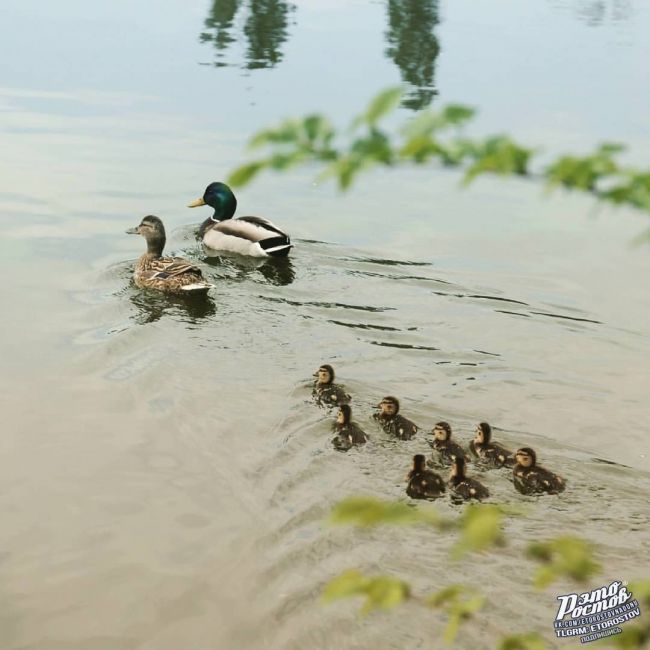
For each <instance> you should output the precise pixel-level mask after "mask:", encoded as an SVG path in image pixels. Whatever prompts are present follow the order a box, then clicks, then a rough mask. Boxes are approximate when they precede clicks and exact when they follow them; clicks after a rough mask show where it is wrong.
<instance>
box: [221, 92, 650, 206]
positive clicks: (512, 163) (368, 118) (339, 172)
mask: <svg viewBox="0 0 650 650" xmlns="http://www.w3.org/2000/svg"><path fill="white" fill-rule="evenodd" d="M401 97H402V89H401V88H388V89H387V90H384V91H382V92H381V93H379V95H377V96H376V97H375V98H374V99H373V100H372V101H371V102H370V104H369V105H368V107H367V108H366V109H365V111H363V112H362V113H361V114H360V115H359V116H357V117H356V118H355V119H354V120H353V121H352V123H351V125H350V127H349V129H347V130H343V131H341V132H338V131H337V129H336V128H335V127H334V126H333V125H332V124H331V123H330V122H329V120H328V119H327V118H326V117H324V116H322V115H318V114H314V115H308V116H306V117H303V118H296V119H290V120H287V121H285V122H282V123H281V124H280V125H278V126H276V127H273V128H270V129H265V130H263V131H260V132H258V133H257V134H256V135H255V136H254V137H253V138H252V139H251V141H250V147H251V149H254V150H259V149H262V148H266V150H267V153H266V155H264V156H262V157H261V158H258V159H257V160H253V161H251V162H248V163H246V164H244V165H242V166H241V167H239V168H237V169H235V170H234V171H233V172H232V173H231V174H230V177H229V179H228V182H229V183H230V184H231V185H233V186H243V185H246V184H247V183H249V182H251V181H252V180H253V179H254V178H255V177H256V176H257V175H258V174H259V173H260V172H262V171H264V170H268V169H273V170H278V171H282V170H286V169H289V168H291V167H296V166H299V165H304V164H316V165H318V166H321V167H323V170H322V172H321V174H320V175H319V177H318V178H319V179H327V178H336V180H337V181H338V184H339V187H340V188H341V189H342V190H346V189H347V188H349V187H350V186H351V185H352V183H353V182H354V180H355V178H356V177H357V176H358V174H360V173H361V172H362V171H365V170H367V169H370V168H372V167H375V166H378V165H379V166H384V167H392V166H397V165H402V164H407V163H409V164H416V165H422V164H425V163H429V162H431V161H435V162H437V163H438V164H439V165H441V166H443V167H458V168H462V169H464V176H463V183H464V184H468V183H470V182H471V181H473V180H474V179H475V178H476V177H478V176H480V175H482V174H497V175H500V176H517V177H520V178H534V179H536V180H541V181H542V182H544V183H545V185H546V187H547V188H548V189H554V188H557V187H564V188H566V189H571V190H577V191H582V192H586V193H588V194H591V195H592V196H594V197H595V198H596V199H597V200H599V201H603V202H608V203H612V204H615V205H628V206H631V207H633V208H637V209H639V210H643V211H645V212H648V213H650V171H639V170H636V169H632V168H629V167H624V166H621V165H620V164H619V162H618V161H617V159H616V158H617V156H619V155H620V154H621V153H623V151H624V150H625V148H624V147H623V146H622V145H619V144H613V143H604V144H601V145H599V146H598V147H597V148H596V150H595V151H594V152H593V153H592V154H590V155H587V156H570V155H565V156H561V157H559V158H558V159H557V160H555V161H553V162H551V163H550V164H547V165H545V166H539V165H538V166H537V168H535V169H534V168H533V163H534V162H535V157H536V156H539V154H540V150H539V149H538V148H531V147H525V146H523V145H521V144H519V143H517V142H515V141H514V140H512V139H511V138H509V137H508V136H506V135H495V136H491V137H488V138H484V139H471V138H467V137H464V136H463V135H462V129H463V127H464V126H466V125H467V123H468V122H470V121H471V120H472V118H473V117H474V116H475V111H474V109H472V108H469V107H467V106H462V105H456V104H450V105H448V106H446V107H444V108H442V109H441V110H439V111H433V110H428V111H424V112H421V113H420V114H419V115H418V116H417V117H416V118H414V119H412V120H409V121H407V122H406V123H405V124H404V125H403V126H402V127H401V128H399V129H397V131H396V132H395V131H388V130H387V129H384V128H382V127H381V126H380V123H381V122H382V120H383V119H384V118H386V116H388V115H389V114H390V113H391V112H393V111H394V110H395V109H396V108H397V106H398V105H399V103H400V100H401Z"/></svg>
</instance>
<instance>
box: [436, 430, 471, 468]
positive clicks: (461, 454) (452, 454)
mask: <svg viewBox="0 0 650 650" xmlns="http://www.w3.org/2000/svg"><path fill="white" fill-rule="evenodd" d="M431 433H433V440H432V441H430V442H429V444H430V445H431V446H432V447H433V450H434V453H433V458H432V460H433V461H434V462H435V460H436V456H437V461H438V463H440V464H442V465H450V464H451V463H453V462H454V460H455V459H456V458H462V459H463V460H467V457H466V455H465V451H464V450H463V448H462V447H461V446H460V445H459V444H456V443H455V442H454V441H453V440H452V439H451V426H450V425H449V423H448V422H437V423H436V425H435V426H434V427H433V430H432V431H431ZM436 452H437V453H436Z"/></svg>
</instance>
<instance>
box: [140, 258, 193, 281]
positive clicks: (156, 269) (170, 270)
mask: <svg viewBox="0 0 650 650" xmlns="http://www.w3.org/2000/svg"><path fill="white" fill-rule="evenodd" d="M147 271H149V272H150V273H151V278H159V279H165V278H172V277H177V276H179V275H184V274H185V273H191V274H192V275H196V276H198V277H203V274H202V273H201V269H200V268H199V267H198V266H195V265H194V264H192V263H191V262H189V261H188V260H184V259H183V258H182V257H159V258H158V259H156V260H152V261H151V262H149V263H148V264H147Z"/></svg>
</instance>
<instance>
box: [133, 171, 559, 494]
mask: <svg viewBox="0 0 650 650" xmlns="http://www.w3.org/2000/svg"><path fill="white" fill-rule="evenodd" d="M204 205H207V206H209V207H211V208H212V209H213V210H214V213H213V214H212V216H210V217H208V218H207V219H206V220H205V221H204V222H203V223H202V224H201V226H200V228H199V230H198V236H199V238H200V239H201V241H202V242H203V245H204V247H205V249H206V253H207V255H208V256H210V255H211V254H212V252H217V251H230V252H234V253H239V254H242V255H249V256H253V257H285V256H286V255H288V254H289V251H290V250H291V248H292V244H291V239H290V238H289V236H288V235H287V234H286V233H285V232H284V231H282V230H281V229H280V228H278V227H277V226H276V225H275V224H273V223H272V222H270V221H268V220H267V219H264V218H263V217H254V216H246V217H238V218H233V217H234V214H235V211H236V209H237V199H236V198H235V195H234V194H233V192H232V190H231V189H230V188H229V187H228V186H227V185H226V184H225V183H221V182H215V183H210V185H208V186H207V188H206V189H205V192H204V193H203V196H202V197H201V198H199V199H196V200H195V201H192V202H191V203H190V204H189V205H188V207H190V208H195V207H199V206H204ZM126 232H127V233H128V234H137V235H142V236H143V237H144V238H145V240H146V242H147V251H146V253H144V254H143V255H142V256H141V257H140V258H139V259H138V261H137V262H136V264H135V269H134V273H133V278H134V281H135V284H136V285H137V286H138V287H141V288H149V289H156V290H159V291H165V292H168V293H176V294H183V293H185V294H197V293H198V294H203V293H206V292H207V291H209V290H210V289H211V288H212V285H211V284H210V283H209V282H207V281H206V280H205V278H204V277H203V273H202V272H201V269H200V268H199V267H198V266H196V265H195V264H193V263H192V262H190V261H188V260H186V259H183V258H181V257H163V250H164V248H165V243H166V235H165V226H164V225H163V222H162V220H161V219H160V218H159V217H156V216H154V215H148V216H146V217H144V219H142V221H141V222H140V224H139V225H138V226H136V227H134V228H130V229H129V230H127V231H126ZM315 376H316V377H317V379H316V382H315V385H314V391H313V394H314V398H315V399H316V401H317V403H319V404H321V405H327V406H337V407H338V409H339V410H338V413H337V416H336V423H335V429H336V434H337V435H336V437H335V438H334V439H333V441H332V442H333V444H334V446H335V447H336V448H337V449H339V450H341V451H347V450H349V449H351V448H352V447H354V446H356V445H363V444H365V443H366V442H367V441H368V436H367V435H366V433H365V432H364V431H363V430H362V429H361V428H360V427H359V425H358V424H356V423H354V422H352V409H351V407H350V400H351V398H350V395H348V394H347V393H346V392H345V390H344V388H343V387H342V386H340V385H338V384H336V383H335V382H334V378H335V376H334V369H333V368H332V366H331V365H329V364H324V365H322V366H321V367H320V368H319V369H318V371H317V372H316V374H315ZM377 409H378V411H377V412H376V413H374V415H373V417H374V419H375V420H376V421H377V423H378V424H379V425H380V426H381V427H382V428H383V430H384V431H385V432H386V433H387V434H389V435H390V436H393V437H395V438H398V439H400V440H410V439H411V438H413V437H414V436H415V435H416V434H417V432H418V426H417V425H416V424H415V423H414V422H412V421H411V420H409V419H408V418H406V417H404V416H403V415H402V414H400V412H399V409H400V404H399V400H398V399H397V398H396V397H393V396H392V395H388V396H387V397H384V398H383V399H382V400H381V402H379V404H378V405H377ZM432 433H433V439H432V440H431V441H430V442H429V444H430V445H431V447H432V448H433V450H434V455H433V458H431V459H430V460H429V461H427V460H426V458H425V456H424V455H423V454H416V455H415V456H414V457H413V467H412V469H411V471H410V472H409V474H408V486H407V488H406V492H407V494H408V495H409V496H410V497H412V498H416V499H430V498H436V497H440V496H442V495H443V494H444V493H445V490H446V489H447V487H449V488H450V489H451V490H452V491H453V492H454V493H455V494H456V495H457V496H459V497H461V498H463V499H484V498H487V497H488V496H489V490H488V489H487V488H486V487H485V486H484V485H483V484H482V483H480V482H479V481H478V480H476V479H474V478H471V477H469V476H467V474H466V463H467V461H468V460H469V456H468V455H467V453H466V451H465V450H464V449H463V448H462V447H461V446H460V445H459V444H457V443H456V442H454V441H453V440H452V439H451V427H450V426H449V424H448V423H447V422H438V423H437V424H436V425H435V426H434V428H433V431H432ZM469 451H470V453H471V454H472V455H473V456H474V457H475V458H476V459H477V462H478V463H480V464H481V465H482V466H483V467H485V468H498V467H508V468H509V467H512V468H513V474H512V477H513V482H514V485H515V487H516V488H517V489H518V490H519V491H520V492H522V493H525V494H536V493H537V494H539V493H548V494H557V493H559V492H562V491H563V490H564V487H565V483H564V480H563V479H562V478H561V477H559V476H557V475H556V474H553V473H552V472H549V471H548V470H546V469H544V468H543V467H540V466H539V465H537V456H536V454H535V451H534V450H533V449H531V448H530V447H522V448H521V449H518V450H517V451H516V452H515V453H514V454H513V453H512V452H511V451H509V450H508V449H506V448H504V447H502V446H501V445H499V444H498V443H496V442H494V441H492V429H491V427H490V425H489V424H488V423H487V422H481V423H480V424H479V425H478V426H477V427H476V436H475V438H474V439H473V440H472V441H470V443H469ZM427 466H429V467H445V466H447V467H451V471H450V475H449V479H448V481H447V482H446V484H445V481H444V480H443V478H442V477H441V476H440V475H439V474H437V473H436V472H434V471H433V470H431V469H429V468H428V467H427Z"/></svg>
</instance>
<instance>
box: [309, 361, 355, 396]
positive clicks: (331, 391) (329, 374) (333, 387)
mask: <svg viewBox="0 0 650 650" xmlns="http://www.w3.org/2000/svg"><path fill="white" fill-rule="evenodd" d="M314 377H316V378H317V379H316V382H315V383H314V389H313V391H312V396H313V397H314V399H315V400H316V403H317V404H319V405H320V406H341V404H347V403H348V402H349V401H350V396H349V395H348V394H347V393H346V392H345V390H344V388H343V386H339V385H338V384H335V383H334V377H335V375H334V368H332V366H330V365H329V363H324V364H323V365H322V366H320V367H319V368H318V370H317V371H316V372H315V373H314Z"/></svg>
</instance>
